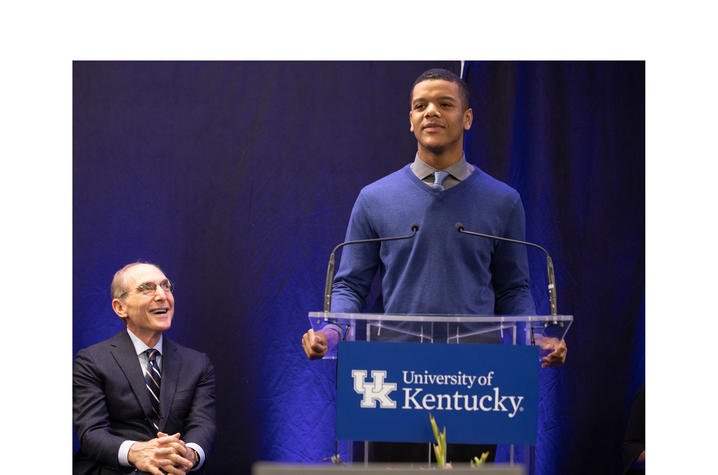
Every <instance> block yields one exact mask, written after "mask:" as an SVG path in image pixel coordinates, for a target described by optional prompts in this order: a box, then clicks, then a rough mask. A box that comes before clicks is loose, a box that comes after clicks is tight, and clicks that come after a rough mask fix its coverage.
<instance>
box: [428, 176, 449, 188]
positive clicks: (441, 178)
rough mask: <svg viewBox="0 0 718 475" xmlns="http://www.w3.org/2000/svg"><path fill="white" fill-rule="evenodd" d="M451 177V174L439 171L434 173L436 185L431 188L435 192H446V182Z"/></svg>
mask: <svg viewBox="0 0 718 475" xmlns="http://www.w3.org/2000/svg"><path fill="white" fill-rule="evenodd" d="M447 176H449V172H445V171H438V172H434V184H433V185H431V187H432V188H433V189H435V190H439V191H444V184H443V183H444V180H445V179H446V177H447Z"/></svg>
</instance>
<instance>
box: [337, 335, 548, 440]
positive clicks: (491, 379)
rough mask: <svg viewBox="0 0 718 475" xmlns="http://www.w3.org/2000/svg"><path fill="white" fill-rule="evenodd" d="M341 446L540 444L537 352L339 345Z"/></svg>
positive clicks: (528, 349) (489, 347)
mask: <svg viewBox="0 0 718 475" xmlns="http://www.w3.org/2000/svg"><path fill="white" fill-rule="evenodd" d="M338 351H339V358H338V367H337V439H338V440H372V441H385V442H432V441H434V435H433V433H432V430H431V425H430V422H429V414H431V415H432V416H433V417H434V418H435V419H436V422H437V425H438V426H439V430H441V429H442V428H443V427H444V426H446V439H447V442H449V443H458V444H530V445H533V444H535V443H536V432H537V406H538V395H537V387H538V370H539V350H538V347H536V346H511V345H501V344H493V345H479V344H463V345H456V344H445V343H433V344H422V343H401V342H390V343H389V342H366V341H357V342H340V343H339V350H338Z"/></svg>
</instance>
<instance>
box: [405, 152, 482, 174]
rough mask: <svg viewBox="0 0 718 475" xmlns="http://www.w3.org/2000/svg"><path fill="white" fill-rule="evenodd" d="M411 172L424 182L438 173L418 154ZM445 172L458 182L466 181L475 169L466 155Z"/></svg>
mask: <svg viewBox="0 0 718 475" xmlns="http://www.w3.org/2000/svg"><path fill="white" fill-rule="evenodd" d="M411 170H412V171H413V172H414V174H415V175H416V176H417V177H419V179H420V180H423V179H424V178H426V177H428V176H429V175H433V174H434V172H435V171H437V169H436V168H434V167H432V166H431V165H429V164H427V163H426V162H424V161H423V160H422V159H420V158H419V154H418V153H417V154H416V156H415V157H414V163H412V164H411ZM444 171H446V172H448V173H449V175H451V176H453V177H454V178H456V179H457V180H459V181H464V180H466V179H467V178H468V177H469V175H471V172H473V171H474V167H473V166H472V165H471V164H470V163H469V162H467V161H466V156H465V155H461V158H460V159H459V161H458V162H456V163H454V164H453V165H451V166H450V167H448V168H445V169H444Z"/></svg>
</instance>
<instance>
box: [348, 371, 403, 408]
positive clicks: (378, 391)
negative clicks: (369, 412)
mask: <svg viewBox="0 0 718 475" xmlns="http://www.w3.org/2000/svg"><path fill="white" fill-rule="evenodd" d="M371 377H372V381H371V383H368V382H367V381H366V370H363V369H353V370H352V378H354V392H356V393H357V394H361V395H363V396H364V397H362V400H361V404H360V406H361V407H363V408H376V403H377V401H378V402H379V407H381V408H382V409H395V408H396V401H394V400H393V399H391V398H390V397H389V394H390V393H392V392H393V391H395V390H396V383H386V382H384V378H386V371H383V370H382V371H380V370H375V369H373V370H371Z"/></svg>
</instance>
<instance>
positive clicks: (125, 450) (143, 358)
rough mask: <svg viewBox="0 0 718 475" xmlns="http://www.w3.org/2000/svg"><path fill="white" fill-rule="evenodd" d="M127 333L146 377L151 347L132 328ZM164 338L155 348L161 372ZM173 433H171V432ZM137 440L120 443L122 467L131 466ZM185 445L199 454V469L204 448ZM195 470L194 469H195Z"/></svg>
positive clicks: (197, 468) (118, 455) (118, 454)
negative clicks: (148, 353) (132, 448)
mask: <svg viewBox="0 0 718 475" xmlns="http://www.w3.org/2000/svg"><path fill="white" fill-rule="evenodd" d="M127 334H128V335H130V340H132V344H133V345H134V347H135V353H136V354H137V359H138V360H139V361H140V366H141V367H142V375H143V377H144V374H145V371H147V365H148V363H149V357H148V356H147V353H145V352H146V351H147V350H149V349H150V347H149V346H147V345H145V342H143V341H142V340H140V339H139V338H138V337H137V335H135V334H134V333H132V332H131V331H130V329H129V328H128V329H127ZM162 338H163V335H160V339H159V341H158V342H157V344H156V345H155V346H153V348H154V349H155V350H157V351H158V352H159V355H158V356H157V366H158V367H159V369H160V372H161V371H162ZM160 391H161V389H160ZM170 435H171V434H170ZM135 442H137V441H136V440H126V441H124V442H122V444H121V445H120V450H118V451H117V461H118V462H119V463H120V466H122V467H131V466H132V464H130V461H129V460H127V456H128V455H129V453H130V447H132V444H134V443H135ZM185 445H186V446H187V447H189V448H192V449H194V451H195V452H197V455H199V463H198V464H197V467H196V468H195V469H194V470H199V468H200V467H201V466H202V464H204V450H202V447H200V446H199V445H198V444H195V443H194V442H187V443H185ZM194 470H193V471H194Z"/></svg>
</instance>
